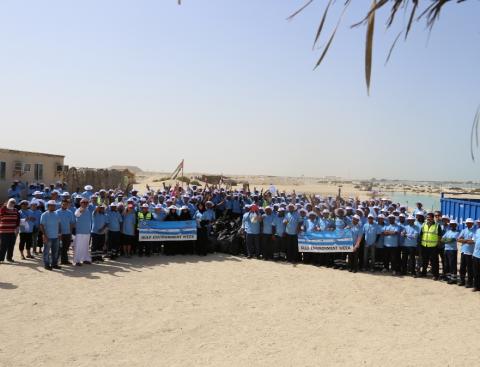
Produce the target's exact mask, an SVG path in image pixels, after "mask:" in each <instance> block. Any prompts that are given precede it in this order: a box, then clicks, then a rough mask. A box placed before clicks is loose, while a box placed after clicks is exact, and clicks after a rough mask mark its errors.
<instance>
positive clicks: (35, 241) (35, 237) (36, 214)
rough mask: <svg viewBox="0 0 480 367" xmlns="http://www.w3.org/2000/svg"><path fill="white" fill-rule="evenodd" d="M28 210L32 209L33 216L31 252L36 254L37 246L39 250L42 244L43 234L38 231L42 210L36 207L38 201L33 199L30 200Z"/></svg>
mask: <svg viewBox="0 0 480 367" xmlns="http://www.w3.org/2000/svg"><path fill="white" fill-rule="evenodd" d="M30 210H31V211H32V217H33V218H34V220H33V221H32V226H33V232H32V249H33V254H35V255H36V254H37V247H39V251H41V248H42V244H43V235H42V233H41V232H40V217H41V216H42V211H41V210H40V209H39V208H38V203H37V202H36V201H35V200H32V201H31V202H30ZM32 256H33V255H32Z"/></svg>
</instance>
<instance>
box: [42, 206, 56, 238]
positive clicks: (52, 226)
mask: <svg viewBox="0 0 480 367" xmlns="http://www.w3.org/2000/svg"><path fill="white" fill-rule="evenodd" d="M40 224H41V225H42V226H43V228H44V231H45V233H44V234H45V235H46V236H47V237H48V238H49V239H55V238H58V234H59V233H60V218H59V217H58V215H57V213H56V212H50V211H48V212H45V213H43V214H42V216H41V217H40Z"/></svg>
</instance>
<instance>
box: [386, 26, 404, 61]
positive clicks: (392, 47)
mask: <svg viewBox="0 0 480 367" xmlns="http://www.w3.org/2000/svg"><path fill="white" fill-rule="evenodd" d="M402 33H403V31H400V32H399V33H398V34H397V37H395V40H394V41H393V43H392V46H391V47H390V51H388V56H387V59H386V60H385V65H387V64H388V61H390V56H392V52H393V49H394V48H395V45H396V44H397V41H398V39H399V38H400V36H401V35H402Z"/></svg>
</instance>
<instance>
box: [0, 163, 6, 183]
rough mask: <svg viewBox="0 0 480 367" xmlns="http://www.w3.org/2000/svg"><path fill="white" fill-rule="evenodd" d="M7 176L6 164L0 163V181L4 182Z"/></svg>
mask: <svg viewBox="0 0 480 367" xmlns="http://www.w3.org/2000/svg"><path fill="white" fill-rule="evenodd" d="M6 174H7V163H5V162H0V180H2V181H5V179H6Z"/></svg>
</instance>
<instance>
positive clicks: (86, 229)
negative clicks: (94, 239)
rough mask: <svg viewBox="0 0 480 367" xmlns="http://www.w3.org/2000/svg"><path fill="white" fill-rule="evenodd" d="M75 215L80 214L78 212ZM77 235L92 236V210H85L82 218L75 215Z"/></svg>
mask: <svg viewBox="0 0 480 367" xmlns="http://www.w3.org/2000/svg"><path fill="white" fill-rule="evenodd" d="M75 213H80V211H79V210H77V211H76V212H75ZM75 221H76V222H75V228H76V229H75V233H76V234H90V231H91V229H92V213H91V212H90V210H88V209H85V210H84V211H83V213H82V214H81V215H80V216H77V214H75Z"/></svg>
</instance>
